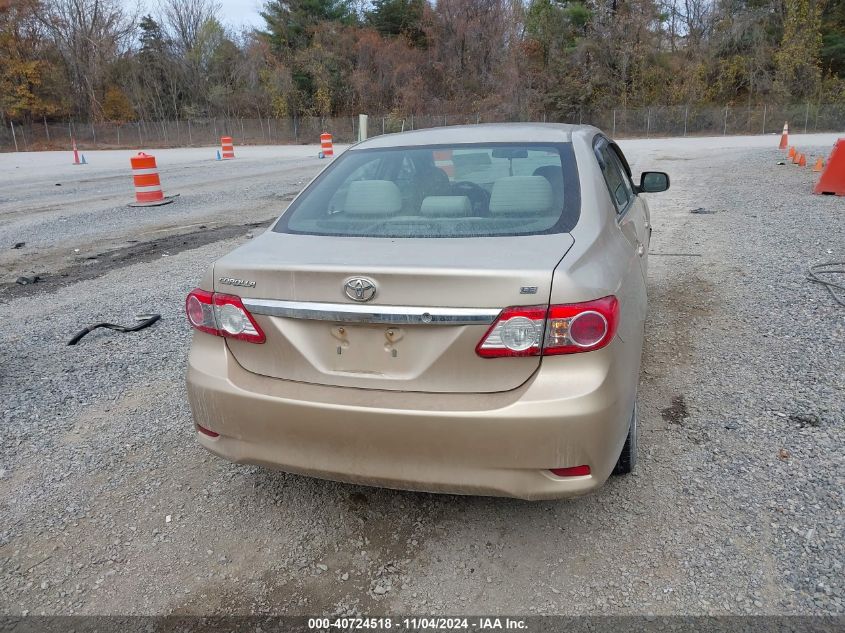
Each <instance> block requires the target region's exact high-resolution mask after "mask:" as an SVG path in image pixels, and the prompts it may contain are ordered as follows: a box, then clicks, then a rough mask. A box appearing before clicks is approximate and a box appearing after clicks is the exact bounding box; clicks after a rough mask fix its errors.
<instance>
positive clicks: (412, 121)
mask: <svg viewBox="0 0 845 633" xmlns="http://www.w3.org/2000/svg"><path fill="white" fill-rule="evenodd" d="M411 129H412V130H413V129H414V115H413V113H412V114H411ZM402 131H403V132H404V131H405V129H404V128H403V129H402Z"/></svg>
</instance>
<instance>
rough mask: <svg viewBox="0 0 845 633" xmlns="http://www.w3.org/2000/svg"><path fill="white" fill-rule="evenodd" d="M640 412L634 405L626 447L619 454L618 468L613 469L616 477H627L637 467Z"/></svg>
mask: <svg viewBox="0 0 845 633" xmlns="http://www.w3.org/2000/svg"><path fill="white" fill-rule="evenodd" d="M638 418H639V412H638V410H637V405H636V403H634V411H633V412H632V413H631V423H630V424H629V425H628V437H626V438H625V446H623V447H622V452H621V453H620V454H619V459H618V460H617V462H616V466H615V467H614V468H613V474H614V475H627V474H628V473H630V472H631V471H632V470H634V467H635V466H636V465H637V420H638Z"/></svg>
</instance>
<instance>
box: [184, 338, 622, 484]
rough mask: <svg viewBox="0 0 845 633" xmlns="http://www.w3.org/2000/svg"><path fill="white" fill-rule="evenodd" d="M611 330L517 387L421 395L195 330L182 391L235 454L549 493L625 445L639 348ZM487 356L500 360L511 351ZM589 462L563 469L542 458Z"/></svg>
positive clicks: (600, 475)
mask: <svg viewBox="0 0 845 633" xmlns="http://www.w3.org/2000/svg"><path fill="white" fill-rule="evenodd" d="M632 347H634V346H632V345H631V344H630V343H628V344H626V343H622V342H621V341H620V340H618V339H617V340H615V341H614V342H612V343H611V344H610V345H609V346H608V347H606V348H604V349H602V350H599V351H596V352H590V353H587V354H576V355H572V356H561V357H550V358H547V359H544V360H543V362H542V364H541V368H540V369H539V370H538V371H537V373H536V374H535V375H534V376H533V377H532V378H531V379H530V380H529V381H528V382H527V383H526V384H524V385H522V386H521V387H519V388H518V389H515V390H512V391H508V392H502V393H493V394H424V393H403V392H395V391H393V392H391V391H379V390H365V389H353V388H347V387H326V386H319V385H311V384H304V383H297V382H291V381H285V380H278V379H274V378H267V377H264V376H259V375H257V374H253V373H250V372H247V371H246V370H244V369H243V368H242V367H241V366H240V365H239V364H238V363H237V361H236V360H235V359H234V358H233V357H232V355H231V354H230V353H229V351H228V349H227V347H226V345H225V343H224V341H223V340H221V339H219V338H216V337H213V336H209V335H206V334H202V333H195V334H194V342H193V345H192V348H191V354H190V358H189V367H188V396H189V399H190V403H191V408H192V410H193V414H194V419H195V422H196V423H197V424H199V425H201V426H203V427H205V428H208V429H211V430H213V431H215V432H217V433H219V434H220V436H219V437H217V438H211V437H209V436H207V435H205V434H202V433H199V432H197V438H198V440H199V442H200V444H202V445H203V446H204V447H205V448H207V449H208V450H209V451H211V452H212V453H215V454H217V455H220V456H221V457H224V458H226V459H228V460H231V461H234V462H238V463H252V464H260V465H265V466H270V467H274V468H280V469H282V470H285V471H288V472H294V473H299V474H303V475H309V476H314V477H320V478H324V479H332V480H337V481H345V482H351V483H360V484H367V485H376V486H383V487H388V488H400V489H406V490H421V491H429V492H448V493H458V494H480V495H494V496H507V497H517V498H522V499H550V498H559V497H568V496H577V495H581V494H585V493H587V492H590V491H591V490H593V489H595V488H597V487H599V486H600V485H601V484H602V483H604V481H605V480H606V479H607V477H608V476H609V475H610V473H611V471H612V470H613V467H614V465H615V463H616V459H617V457H618V456H619V452H620V451H621V449H622V445H623V443H624V441H625V436H626V434H627V427H628V422H629V419H630V413H631V410H632V408H633V403H634V397H635V393H636V385H637V380H638V374H639V372H638V369H639V350H638V349H637V350H633V349H630V348H632ZM490 362H507V359H501V360H491V361H490ZM581 464H588V465H589V466H590V468H591V471H592V472H591V474H590V475H587V476H582V477H571V478H560V477H556V476H554V475H553V474H552V473H551V472H549V469H550V468H559V467H567V466H578V465H581Z"/></svg>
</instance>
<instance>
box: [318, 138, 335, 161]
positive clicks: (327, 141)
mask: <svg viewBox="0 0 845 633" xmlns="http://www.w3.org/2000/svg"><path fill="white" fill-rule="evenodd" d="M320 152H321V153H322V154H323V156H325V157H326V158H331V157H332V156H334V145H332V135H331V134H329V133H328V132H323V133H322V134H320Z"/></svg>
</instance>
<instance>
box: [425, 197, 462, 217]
mask: <svg viewBox="0 0 845 633" xmlns="http://www.w3.org/2000/svg"><path fill="white" fill-rule="evenodd" d="M420 215H422V216H425V217H429V218H465V217H468V216H470V215H472V204H470V201H469V198H467V197H466V196H426V197H425V198H423V201H422V204H421V205H420Z"/></svg>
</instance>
